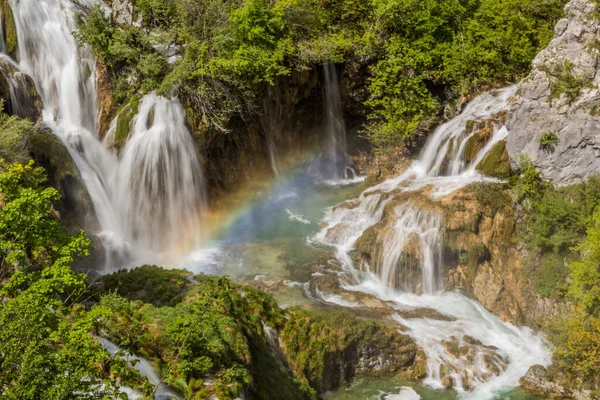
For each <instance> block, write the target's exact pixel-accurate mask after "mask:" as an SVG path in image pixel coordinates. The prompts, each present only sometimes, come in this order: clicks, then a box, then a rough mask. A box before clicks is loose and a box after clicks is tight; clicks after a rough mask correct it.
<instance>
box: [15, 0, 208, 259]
mask: <svg viewBox="0 0 600 400" xmlns="http://www.w3.org/2000/svg"><path fill="white" fill-rule="evenodd" d="M93 4H94V0H80V1H78V6H76V5H75V4H74V3H72V2H71V1H69V0H10V6H11V8H12V10H13V14H14V17H15V23H16V26H17V36H18V43H19V47H18V68H19V69H20V71H22V72H23V73H26V74H28V75H30V76H32V77H33V79H34V81H35V85H36V88H37V90H38V92H39V94H40V96H41V99H42V102H43V105H44V109H43V121H44V123H45V124H46V125H47V126H48V127H50V128H51V129H52V131H53V132H54V134H56V135H57V136H58V137H59V138H60V139H61V141H62V142H63V143H64V144H65V146H66V147H67V149H68V150H69V153H70V154H71V156H72V158H73V160H74V162H75V164H76V165H77V168H78V169H79V171H80V173H81V176H82V178H83V181H84V183H85V185H86V188H87V190H88V192H89V194H90V197H91V199H92V202H93V205H94V209H95V212H96V215H97V219H98V222H99V228H98V232H95V233H97V234H98V236H99V237H100V238H101V239H102V240H103V243H104V247H105V250H106V264H107V265H106V267H107V268H115V267H120V266H123V265H124V264H125V265H126V264H128V263H141V262H144V261H152V262H154V263H156V262H159V261H160V257H159V256H158V254H157V253H163V252H167V251H169V250H171V249H172V248H173V247H174V246H176V245H179V244H180V243H179V241H180V240H181V239H182V238H183V237H186V238H189V237H192V238H193V237H194V235H190V234H189V233H190V232H198V231H199V226H197V225H198V222H197V221H198V213H199V212H200V211H201V209H202V207H203V204H204V196H203V178H202V170H201V167H200V163H199V161H198V157H197V154H196V150H195V147H194V143H193V141H192V138H191V137H190V133H189V131H188V129H187V128H186V126H185V117H184V111H183V108H182V106H181V104H180V103H179V102H178V101H177V99H167V98H164V97H160V96H157V95H155V94H150V95H148V96H146V97H144V99H143V100H142V101H141V104H140V106H139V110H138V114H137V116H136V117H135V119H134V126H133V130H132V132H131V133H130V135H129V138H128V142H127V144H126V146H125V149H124V150H123V154H122V157H120V159H119V157H118V155H117V152H116V150H114V149H113V148H110V147H109V146H107V143H108V142H109V141H106V142H105V143H103V142H102V141H101V140H100V135H99V132H98V127H97V125H98V124H97V120H98V113H97V105H96V98H97V92H96V66H95V61H94V57H93V55H92V54H91V52H90V51H89V50H88V49H87V48H86V47H79V46H78V45H77V43H76V41H75V39H74V38H73V36H72V32H73V31H74V30H75V29H76V12H77V9H76V7H80V6H85V7H91V6H92V5H93ZM112 128H113V129H115V128H116V123H115V124H113V126H112Z"/></svg>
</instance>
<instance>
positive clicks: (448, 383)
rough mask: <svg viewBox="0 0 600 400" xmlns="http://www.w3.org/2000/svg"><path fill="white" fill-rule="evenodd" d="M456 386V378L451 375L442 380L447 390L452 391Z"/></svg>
mask: <svg viewBox="0 0 600 400" xmlns="http://www.w3.org/2000/svg"><path fill="white" fill-rule="evenodd" d="M454 385H456V383H455V381H454V377H452V376H450V375H446V376H445V377H443V378H442V386H444V387H445V388H447V389H452V388H453V387H454Z"/></svg>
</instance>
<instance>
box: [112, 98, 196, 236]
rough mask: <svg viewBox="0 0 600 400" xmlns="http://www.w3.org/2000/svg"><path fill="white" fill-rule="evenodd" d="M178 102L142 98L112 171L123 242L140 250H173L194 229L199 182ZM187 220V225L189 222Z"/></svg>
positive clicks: (190, 139) (190, 140) (190, 142)
mask: <svg viewBox="0 0 600 400" xmlns="http://www.w3.org/2000/svg"><path fill="white" fill-rule="evenodd" d="M200 171H201V168H200V163H199V161H198V158H197V156H196V151H195V144H194V141H193V139H192V137H191V135H190V133H189V131H188V130H187V128H186V127H185V115H184V113H183V108H182V107H181V104H179V102H178V101H177V100H167V99H165V98H164V97H160V96H156V95H154V94H151V95H148V96H146V97H144V99H143V101H142V103H141V104H140V107H139V111H138V114H137V116H136V117H135V119H134V126H133V131H132V133H131V134H130V137H129V140H128V141H127V144H126V145H125V149H124V151H123V156H122V158H121V161H120V163H119V166H118V169H117V179H116V180H117V182H116V188H117V190H116V192H115V197H116V200H115V202H114V203H115V204H118V205H119V208H118V212H119V217H120V219H121V220H123V221H125V222H126V229H127V231H126V232H127V237H130V238H134V239H135V241H136V242H140V244H142V245H144V246H150V247H149V248H152V247H154V246H159V247H160V246H162V245H163V244H165V243H167V244H168V245H176V244H177V243H180V242H181V241H182V240H183V239H184V238H186V237H187V238H189V237H190V235H193V234H194V232H197V229H196V228H197V227H195V226H194V223H193V221H195V220H197V219H196V218H193V217H195V216H197V214H198V213H199V212H200V211H201V209H202V205H203V204H202V203H203V202H202V199H203V191H202V176H201V173H200ZM190 217H192V218H191V220H190Z"/></svg>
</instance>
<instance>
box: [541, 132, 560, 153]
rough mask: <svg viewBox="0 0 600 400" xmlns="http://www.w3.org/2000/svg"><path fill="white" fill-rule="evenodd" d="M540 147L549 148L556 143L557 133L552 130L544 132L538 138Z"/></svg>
mask: <svg viewBox="0 0 600 400" xmlns="http://www.w3.org/2000/svg"><path fill="white" fill-rule="evenodd" d="M538 143H539V145H540V148H541V149H551V148H552V147H554V145H555V144H556V143H558V135H557V134H556V133H554V132H550V131H548V132H544V133H542V135H541V136H540V137H539V139H538Z"/></svg>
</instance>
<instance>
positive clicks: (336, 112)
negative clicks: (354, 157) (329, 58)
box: [323, 64, 354, 180]
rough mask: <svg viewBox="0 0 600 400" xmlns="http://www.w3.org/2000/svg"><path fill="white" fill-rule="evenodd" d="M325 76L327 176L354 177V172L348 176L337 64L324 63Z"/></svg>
mask: <svg viewBox="0 0 600 400" xmlns="http://www.w3.org/2000/svg"><path fill="white" fill-rule="evenodd" d="M323 76H324V80H325V82H324V87H325V123H326V126H325V131H326V134H327V148H326V154H325V157H326V161H327V164H328V165H327V170H328V172H327V177H328V178H329V179H335V180H341V179H350V178H354V175H353V174H351V176H348V175H349V174H348V170H349V167H348V163H347V161H346V156H347V154H346V151H347V149H346V146H347V143H346V122H345V121H344V115H343V111H342V100H341V98H340V88H339V83H338V74H337V71H336V69H335V65H333V64H326V65H324V66H323Z"/></svg>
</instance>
